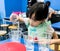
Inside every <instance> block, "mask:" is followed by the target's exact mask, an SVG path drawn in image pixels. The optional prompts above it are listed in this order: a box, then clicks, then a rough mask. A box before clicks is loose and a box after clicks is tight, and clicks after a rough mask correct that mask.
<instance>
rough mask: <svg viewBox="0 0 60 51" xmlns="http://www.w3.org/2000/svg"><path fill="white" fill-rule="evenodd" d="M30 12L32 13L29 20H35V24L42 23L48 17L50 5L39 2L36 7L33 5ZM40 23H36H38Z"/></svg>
mask: <svg viewBox="0 0 60 51" xmlns="http://www.w3.org/2000/svg"><path fill="white" fill-rule="evenodd" d="M29 11H30V12H29V18H30V19H31V20H33V21H35V22H36V21H38V22H42V21H43V20H45V19H46V18H47V16H48V11H49V5H48V3H47V2H46V3H44V2H38V3H35V4H34V5H32V7H31V8H30V10H29ZM33 21H32V22H33ZM35 22H34V23H35ZM38 22H36V23H38ZM39 24H40V23H39Z"/></svg>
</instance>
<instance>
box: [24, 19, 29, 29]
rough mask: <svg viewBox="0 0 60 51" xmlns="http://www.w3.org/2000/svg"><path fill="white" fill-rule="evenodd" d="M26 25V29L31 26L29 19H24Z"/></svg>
mask: <svg viewBox="0 0 60 51" xmlns="http://www.w3.org/2000/svg"><path fill="white" fill-rule="evenodd" d="M24 23H25V25H26V27H27V28H28V26H29V18H24Z"/></svg>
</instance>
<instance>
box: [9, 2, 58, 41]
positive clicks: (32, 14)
mask: <svg viewBox="0 0 60 51" xmlns="http://www.w3.org/2000/svg"><path fill="white" fill-rule="evenodd" d="M48 11H49V5H48V3H47V2H46V3H42V2H38V3H35V4H34V5H32V6H31V8H30V10H29V17H28V18H23V17H19V16H18V15H16V14H11V16H10V21H13V20H14V18H16V19H17V20H19V21H22V22H25V24H26V27H27V28H28V39H29V40H34V41H35V42H37V41H39V39H41V38H43V37H44V38H46V36H47V34H49V35H50V36H51V37H53V38H58V37H57V35H56V33H55V31H54V29H53V28H52V27H51V25H50V23H49V22H48V21H46V18H47V16H48ZM50 36H49V38H51V37H50ZM41 42H43V41H41Z"/></svg>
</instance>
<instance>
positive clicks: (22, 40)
mask: <svg viewBox="0 0 60 51" xmlns="http://www.w3.org/2000/svg"><path fill="white" fill-rule="evenodd" d="M7 42H11V39H6V40H4V41H0V44H3V43H7ZM20 42H21V43H22V44H24V39H23V38H21V39H20ZM34 51H39V45H38V44H37V43H34ZM50 51H53V50H51V49H50Z"/></svg>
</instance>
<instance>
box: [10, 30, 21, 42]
mask: <svg viewBox="0 0 60 51" xmlns="http://www.w3.org/2000/svg"><path fill="white" fill-rule="evenodd" d="M20 36H21V35H20V34H19V32H18V31H15V30H13V31H11V32H10V33H9V37H10V39H11V41H12V42H20V38H21V37H20Z"/></svg>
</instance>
